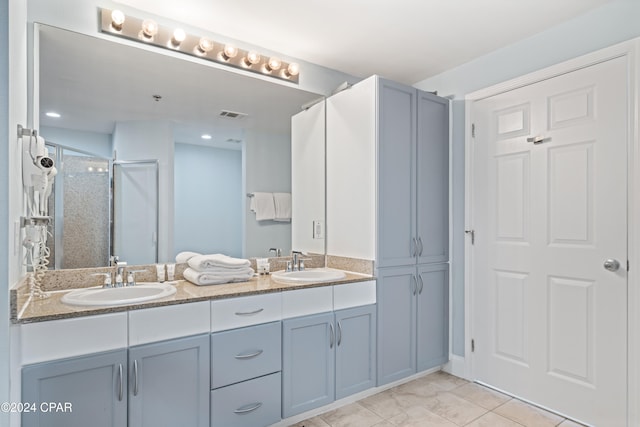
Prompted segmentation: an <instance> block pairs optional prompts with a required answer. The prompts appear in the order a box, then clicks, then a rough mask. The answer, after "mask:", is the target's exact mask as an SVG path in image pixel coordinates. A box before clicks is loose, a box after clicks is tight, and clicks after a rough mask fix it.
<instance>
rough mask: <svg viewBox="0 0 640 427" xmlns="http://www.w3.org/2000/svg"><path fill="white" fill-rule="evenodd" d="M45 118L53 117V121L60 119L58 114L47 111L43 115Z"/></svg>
mask: <svg viewBox="0 0 640 427" xmlns="http://www.w3.org/2000/svg"><path fill="white" fill-rule="evenodd" d="M45 114H46V116H47V117H53V118H54V119H59V118H60V114H59V113H56V112H55V111H48V112H46V113H45Z"/></svg>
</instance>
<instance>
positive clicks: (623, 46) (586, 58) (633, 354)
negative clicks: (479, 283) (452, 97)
mask: <svg viewBox="0 0 640 427" xmlns="http://www.w3.org/2000/svg"><path fill="white" fill-rule="evenodd" d="M638 49H640V38H639V39H633V40H630V41H627V42H624V43H620V44H617V45H614V46H611V47H608V48H605V49H601V50H598V51H595V52H592V53H589V54H586V55H583V56H580V57H578V58H574V59H571V60H568V61H565V62H562V63H559V64H556V65H553V66H550V67H548V68H545V69H543V70H539V71H536V72H533V73H529V74H526V75H524V76H521V77H517V78H515V79H512V80H508V81H506V82H503V83H499V84H497V85H494V86H491V87H488V88H485V89H481V90H478V91H475V92H472V93H469V94H467V95H466V96H465V104H466V105H465V185H466V187H465V229H467V230H469V229H473V221H472V220H473V210H472V208H473V207H472V203H471V202H472V200H473V198H472V196H473V191H474V187H473V179H472V177H473V162H472V159H473V143H472V142H473V138H472V137H471V132H470V129H471V124H472V123H473V103H474V102H476V101H479V100H481V99H484V98H488V97H490V96H494V95H498V94H500V93H504V92H507V91H510V90H513V89H517V88H520V87H523V86H527V85H530V84H533V83H537V82H539V81H542V80H547V79H550V78H553V77H556V76H559V75H562V74H566V73H570V72H572V71H576V70H579V69H581V68H585V67H589V66H591V65H595V64H598V63H601V62H604V61H608V60H611V59H613V58H618V57H626V58H627V59H628V62H627V64H628V67H629V108H628V122H629V125H628V155H629V163H628V172H627V173H628V178H627V182H628V197H629V199H628V234H627V236H628V237H627V239H628V257H629V263H630V270H629V274H628V277H627V286H628V324H627V330H628V344H627V348H628V352H627V358H628V359H627V365H628V372H627V375H628V378H629V382H628V386H627V408H628V409H627V413H628V415H627V425H628V426H637V425H640V366H638V363H637V361H638V360H640V289H638V287H637V286H636V285H637V284H638V282H639V281H640V274H638V273H637V272H636V271H639V270H640V222H638V221H637V220H636V218H640V196H639V195H638V193H639V192H640V149H637V148H636V147H638V146H639V144H640V117H638V116H639V114H638V112H640V75H639V73H640V71H639V70H640V55H639V54H638ZM472 255H473V253H472V250H471V244H470V239H466V243H465V276H464V287H465V356H466V355H470V354H471V348H470V347H471V339H472V338H473V326H472V325H473V323H472V321H471V319H472V318H473V317H472V316H473V304H472V301H473V286H472V278H471V274H470V273H471V272H472V271H473V270H472V267H473V256H472ZM452 362H453V360H452ZM456 363H457V364H460V363H461V361H457V362H456ZM452 365H453V363H452ZM463 365H464V373H465V375H460V376H463V377H464V378H467V379H471V380H473V379H474V378H475V376H474V369H473V358H472V357H465V358H464V363H463Z"/></svg>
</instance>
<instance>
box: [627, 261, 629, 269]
mask: <svg viewBox="0 0 640 427" xmlns="http://www.w3.org/2000/svg"><path fill="white" fill-rule="evenodd" d="M628 271H629V260H627V272H628Z"/></svg>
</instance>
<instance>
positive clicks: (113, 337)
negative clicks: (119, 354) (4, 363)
mask: <svg viewBox="0 0 640 427" xmlns="http://www.w3.org/2000/svg"><path fill="white" fill-rule="evenodd" d="M20 333H21V336H22V364H23V365H27V364H30V363H36V362H43V361H47V360H55V359H62V358H66V357H73V356H80V355H84V354H90V353H98V352H101V351H107V350H115V349H120V348H125V347H127V313H113V314H105V315H100V316H87V317H77V318H73V319H61V320H51V321H48V322H39V323H29V324H26V325H21V326H20Z"/></svg>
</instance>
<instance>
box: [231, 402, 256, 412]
mask: <svg viewBox="0 0 640 427" xmlns="http://www.w3.org/2000/svg"><path fill="white" fill-rule="evenodd" d="M261 406H262V402H256V403H249V404H248V405H244V406H241V407H239V408H238V409H236V410H235V411H233V412H234V413H235V414H246V413H249V412H253V411H255V410H256V409H258V408H259V407H261Z"/></svg>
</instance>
